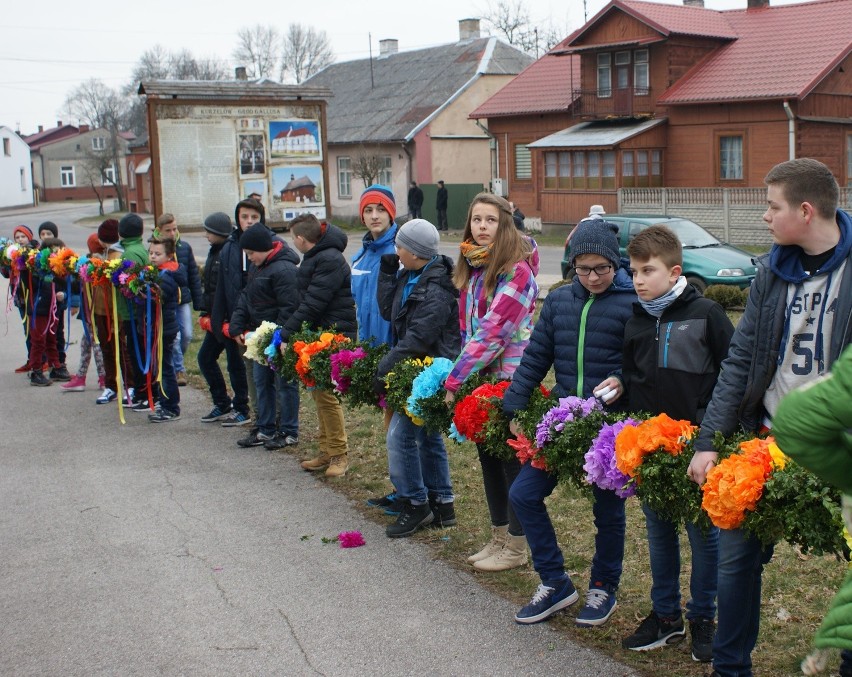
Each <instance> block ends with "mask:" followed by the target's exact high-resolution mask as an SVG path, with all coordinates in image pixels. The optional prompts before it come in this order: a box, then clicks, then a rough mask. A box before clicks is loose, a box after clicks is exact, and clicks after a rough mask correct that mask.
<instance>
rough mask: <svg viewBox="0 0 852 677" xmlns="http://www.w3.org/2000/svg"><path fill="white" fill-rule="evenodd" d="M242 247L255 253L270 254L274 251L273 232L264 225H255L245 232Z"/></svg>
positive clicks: (242, 237)
mask: <svg viewBox="0 0 852 677" xmlns="http://www.w3.org/2000/svg"><path fill="white" fill-rule="evenodd" d="M240 247H241V248H242V249H248V250H249V251H253V252H268V251H269V250H270V249H272V231H270V230H269V228H267V227H266V226H265V225H263V224H262V223H255V224H254V225H253V226H251V227H250V228H247V229H246V230H244V231H243V234H242V235H241V236H240Z"/></svg>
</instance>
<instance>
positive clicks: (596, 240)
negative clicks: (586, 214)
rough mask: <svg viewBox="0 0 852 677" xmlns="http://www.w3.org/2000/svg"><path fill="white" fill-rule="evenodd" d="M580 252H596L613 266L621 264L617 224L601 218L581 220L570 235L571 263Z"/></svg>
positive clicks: (616, 266)
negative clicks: (575, 230) (574, 231)
mask: <svg viewBox="0 0 852 677" xmlns="http://www.w3.org/2000/svg"><path fill="white" fill-rule="evenodd" d="M582 254H597V255H598V256H603V257H604V258H605V259H607V260H609V261H611V262H612V265H613V266H614V267H615V268H618V266H619V265H620V264H621V253H620V252H619V251H618V225H616V224H615V223H611V222H609V221H603V220H601V219H589V220H587V221H581V222H580V223H579V224H578V225H577V232H576V233H574V235H572V236H571V265H574V260H575V259H576V258H577V257H578V256H581V255H582Z"/></svg>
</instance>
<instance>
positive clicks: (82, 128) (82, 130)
mask: <svg viewBox="0 0 852 677" xmlns="http://www.w3.org/2000/svg"><path fill="white" fill-rule="evenodd" d="M88 131H89V125H80V134H83V133H84V132H88Z"/></svg>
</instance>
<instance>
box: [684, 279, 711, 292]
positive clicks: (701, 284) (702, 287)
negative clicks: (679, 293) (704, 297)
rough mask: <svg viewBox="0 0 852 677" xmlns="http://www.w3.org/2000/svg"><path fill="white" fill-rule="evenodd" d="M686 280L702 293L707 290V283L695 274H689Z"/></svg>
mask: <svg viewBox="0 0 852 677" xmlns="http://www.w3.org/2000/svg"><path fill="white" fill-rule="evenodd" d="M686 281H687V283H688V284H691V285H692V286H693V287H695V288H696V289H697V290H698V291H700V292H701V293H702V294H703V293H704V292H705V291H706V290H707V283H706V282H705V281H704V280H702V279H701V278H700V277H695V276H694V275H687V277H686Z"/></svg>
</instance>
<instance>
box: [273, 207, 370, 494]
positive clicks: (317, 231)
mask: <svg viewBox="0 0 852 677" xmlns="http://www.w3.org/2000/svg"><path fill="white" fill-rule="evenodd" d="M290 232H291V233H292V234H293V244H294V245H295V246H296V248H297V249H298V250H299V251H300V252H302V254H303V255H304V259H303V260H302V265H300V266H299V291H300V293H301V303H299V307H298V308H297V309H296V311H295V312H294V313H293V314H292V315H291V316H290V318H289V319H288V320H287V323H286V324H285V325H284V329H285V334H286V335H287V336H289V335H290V334H291V333H293V332H295V331H298V330H299V329H300V328H301V327H302V324H303V323H304V322H307V323H308V326H310V327H311V329H330V328H332V327H334V328H335V330H336V331H338V332H339V333H341V334H345V335H346V336H347V337H348V338H350V339H352V340H355V338H356V335H357V330H358V323H357V321H356V320H355V300H354V299H353V298H352V284H351V277H352V273H351V270H350V268H349V264H348V263H347V262H346V259H345V258H344V257H343V251H344V250H345V249H346V243H347V238H346V233H344V232H343V231H342V230H340V228H338V227H337V226H334V225H326V224H321V223H320V222H319V221H318V220H317V218H316V217H315V216H313V215H312V214H302V215H300V216H297V217H296V218H295V219H293V220H292V221H291V222H290ZM282 338H284V337H282ZM311 397H313V399H314V403H315V404H316V406H317V416H318V417H319V428H320V435H319V446H320V451H319V454H318V455H317V457H316V458H313V459H311V460H308V461H304V462H303V463H302V468H304V469H305V470H310V471H312V472H313V471H315V470H322V469H323V468H327V470H326V471H325V475H326V477H340V476H342V475H345V474H346V471H347V470H348V469H349V443H348V440H347V438H346V428H345V427H344V422H343V408H342V407H341V406H340V402H339V401H338V399H337V398H336V397H335V396H334V394H333V393H330V392H328V391H325V390H320V389H319V388H314V389H313V390H311Z"/></svg>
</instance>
